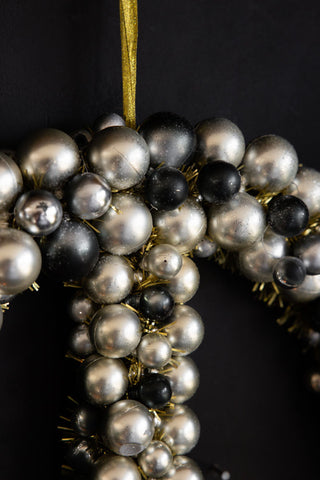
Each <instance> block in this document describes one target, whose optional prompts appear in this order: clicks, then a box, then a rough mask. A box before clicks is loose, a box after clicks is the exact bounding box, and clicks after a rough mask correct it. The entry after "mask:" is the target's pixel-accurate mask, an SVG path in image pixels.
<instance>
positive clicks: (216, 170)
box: [198, 159, 241, 203]
mask: <svg viewBox="0 0 320 480" xmlns="http://www.w3.org/2000/svg"><path fill="white" fill-rule="evenodd" d="M208 160H210V159H208ZM240 184H241V177H240V173H239V171H238V170H237V169H236V167H235V166H234V165H232V164H231V163H228V162H223V161H221V160H220V161H219V160H217V161H211V162H210V161H208V163H207V164H206V165H204V167H202V169H201V170H200V173H199V177H198V188H199V192H200V194H201V195H202V197H203V198H204V200H205V201H206V202H209V203H223V202H227V201H228V200H230V198H232V197H233V195H235V194H236V193H238V191H239V189H240Z"/></svg>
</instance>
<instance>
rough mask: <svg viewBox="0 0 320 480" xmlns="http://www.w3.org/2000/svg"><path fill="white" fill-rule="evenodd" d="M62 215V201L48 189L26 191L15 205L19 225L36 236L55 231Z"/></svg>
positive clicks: (15, 214)
mask: <svg viewBox="0 0 320 480" xmlns="http://www.w3.org/2000/svg"><path fill="white" fill-rule="evenodd" d="M62 215H63V210H62V206H61V203H60V202H59V200H58V199H57V198H56V197H55V196H54V195H53V194H52V193H50V192H47V191H46V190H31V191H29V192H26V193H24V194H23V195H21V197H19V198H18V201H17V203H16V205H15V207H14V218H15V220H16V222H17V225H19V227H21V228H23V230H26V231H27V232H28V233H30V235H33V236H35V237H40V236H43V235H49V234H50V233H52V232H54V231H55V230H56V229H57V228H58V227H59V225H60V223H61V220H62Z"/></svg>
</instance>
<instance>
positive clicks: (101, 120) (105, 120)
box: [93, 113, 126, 133]
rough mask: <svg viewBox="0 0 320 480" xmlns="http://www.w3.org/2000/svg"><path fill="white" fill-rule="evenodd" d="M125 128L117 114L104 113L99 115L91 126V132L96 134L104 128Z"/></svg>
mask: <svg viewBox="0 0 320 480" xmlns="http://www.w3.org/2000/svg"><path fill="white" fill-rule="evenodd" d="M125 126H126V122H125V121H124V119H123V118H122V117H121V116H120V115H118V114H117V113H106V114H104V115H100V117H98V118H97V119H96V121H95V122H94V125H93V130H94V132H95V133H97V132H100V130H104V129H105V128H110V127H125Z"/></svg>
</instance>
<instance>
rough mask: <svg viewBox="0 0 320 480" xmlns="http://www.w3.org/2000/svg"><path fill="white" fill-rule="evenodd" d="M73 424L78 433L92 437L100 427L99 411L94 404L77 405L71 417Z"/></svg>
mask: <svg viewBox="0 0 320 480" xmlns="http://www.w3.org/2000/svg"><path fill="white" fill-rule="evenodd" d="M71 425H72V428H73V430H74V431H75V432H76V434H77V435H80V436H81V437H90V436H91V435H93V434H94V433H95V432H97V431H98V428H99V412H98V410H97V409H96V408H94V407H93V406H92V405H88V404H85V403H84V404H82V405H79V406H77V408H75V410H74V411H73V414H72V417H71Z"/></svg>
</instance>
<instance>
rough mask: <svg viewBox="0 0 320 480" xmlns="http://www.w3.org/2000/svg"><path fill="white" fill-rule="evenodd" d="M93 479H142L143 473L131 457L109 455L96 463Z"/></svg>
mask: <svg viewBox="0 0 320 480" xmlns="http://www.w3.org/2000/svg"><path fill="white" fill-rule="evenodd" d="M92 480H141V475H140V473H139V470H138V467H137V465H136V463H135V462H134V461H133V460H132V459H131V458H126V457H119V456H118V455H108V456H106V457H103V458H100V459H99V460H98V462H97V463H96V467H95V469H94V472H93V476H92Z"/></svg>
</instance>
